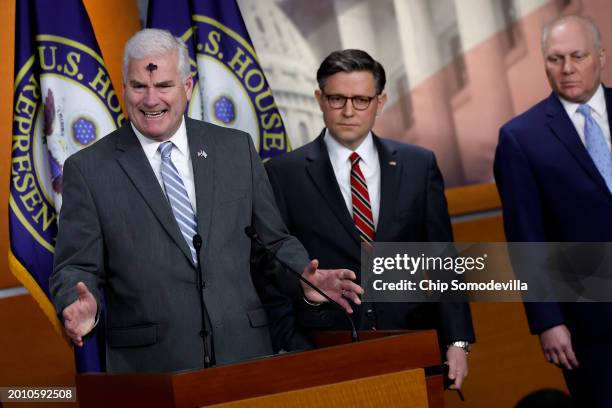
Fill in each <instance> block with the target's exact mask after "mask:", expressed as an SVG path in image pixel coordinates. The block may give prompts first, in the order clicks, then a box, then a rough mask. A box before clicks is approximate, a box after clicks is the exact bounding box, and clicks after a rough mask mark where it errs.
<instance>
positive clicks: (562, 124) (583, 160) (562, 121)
mask: <svg viewBox="0 0 612 408" xmlns="http://www.w3.org/2000/svg"><path fill="white" fill-rule="evenodd" d="M606 105H608V92H607V91H606ZM608 106H612V105H608ZM546 114H547V115H548V116H549V117H550V122H549V126H550V128H551V129H552V131H553V133H554V134H555V135H556V136H557V138H559V140H560V141H561V143H563V145H564V146H565V147H566V148H567V150H569V152H570V153H571V155H572V156H573V157H574V159H576V161H577V162H578V163H579V164H580V166H581V167H582V168H583V169H584V170H585V171H586V172H587V174H588V175H589V177H591V178H592V179H593V181H595V183H597V184H598V185H599V186H600V187H601V188H602V189H604V191H606V192H609V190H608V187H607V186H606V183H605V181H604V179H603V177H602V176H601V174H599V170H597V167H595V164H594V163H593V159H591V156H590V155H589V152H588V151H587V149H586V147H585V146H584V144H583V143H582V141H581V140H580V136H578V132H576V128H575V127H574V124H573V123H572V121H571V120H570V118H569V116H567V113H566V112H565V109H564V108H563V105H562V104H561V101H559V99H558V98H557V97H556V96H555V95H554V94H553V95H551V96H550V97H549V98H548V106H547V110H546ZM609 116H610V115H608V118H609Z"/></svg>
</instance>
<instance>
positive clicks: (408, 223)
mask: <svg viewBox="0 0 612 408" xmlns="http://www.w3.org/2000/svg"><path fill="white" fill-rule="evenodd" d="M323 135H324V133H321V135H320V136H319V137H318V138H317V139H316V140H314V141H313V142H311V143H308V144H307V145H305V146H303V147H301V148H299V149H297V150H295V151H293V152H290V153H287V154H285V155H283V156H279V157H275V158H274V159H272V160H270V161H269V162H267V163H266V170H267V171H268V176H269V178H270V182H271V184H272V188H273V190H274V193H275V196H276V200H277V204H278V206H279V209H280V212H281V215H282V217H283V219H284V221H285V223H286V225H287V227H288V229H289V231H290V232H291V234H292V235H294V236H295V237H296V238H298V240H299V241H300V242H301V243H302V244H303V245H304V247H305V248H306V250H307V251H308V253H309V256H310V257H311V259H313V258H316V259H318V260H319V261H320V267H321V268H324V269H325V268H348V269H351V270H353V271H355V273H356V274H357V276H358V281H359V275H360V269H361V266H360V264H361V258H360V257H361V252H360V251H361V247H360V242H359V234H358V232H357V229H356V227H355V225H354V223H353V220H352V218H351V215H350V213H349V211H348V209H347V206H346V203H345V201H344V199H343V197H342V193H341V192H340V187H339V186H338V183H337V181H336V177H335V175H334V171H333V168H332V165H331V162H330V159H329V154H328V152H327V148H326V145H325V142H324V140H323ZM374 144H375V146H376V148H377V150H378V155H379V159H380V170H381V193H380V194H381V197H380V212H379V214H380V215H379V220H378V226H377V229H376V241H380V242H394V241H396V242H418V241H441V242H449V241H452V239H453V237H452V230H451V225H450V219H449V215H448V209H447V206H446V199H445V197H444V183H443V180H442V175H441V174H440V171H439V169H438V166H437V164H436V160H435V156H434V154H433V153H432V152H430V151H428V150H425V149H423V148H420V147H416V146H411V145H406V144H402V143H398V142H394V141H389V140H383V139H380V138H378V137H376V136H374ZM264 303H266V302H265V301H264ZM297 307H298V308H299V307H300V306H299V305H298V306H297ZM278 309H281V310H282V308H278ZM278 309H277V313H276V317H277V318H278V317H279V316H281V317H282V319H281V320H283V319H284V320H283V321H284V324H282V327H281V328H279V327H278V326H277V327H276V331H275V329H274V325H273V329H272V331H273V334H275V335H276V337H277V338H279V337H280V338H281V339H282V340H281V342H280V343H281V344H280V346H281V347H282V348H289V349H291V348H295V347H292V346H291V344H290V343H291V340H290V339H289V338H288V337H290V335H291V334H292V333H294V331H296V329H295V327H296V325H299V324H302V325H306V326H308V325H311V324H312V325H317V324H318V325H319V326H321V327H318V328H326V329H347V328H348V325H347V322H346V319H345V318H344V317H343V316H342V315H340V314H339V313H337V311H336V310H335V309H332V308H331V307H329V306H323V307H321V310H322V311H323V313H322V314H323V315H325V318H323V319H319V320H318V323H316V324H315V323H313V322H311V321H308V320H307V319H302V321H301V322H299V323H295V325H293V324H289V323H287V321H288V320H290V319H292V317H291V316H290V313H289V312H288V311H285V312H284V313H282V312H281V313H278ZM353 309H354V311H355V313H354V316H353V318H354V321H355V323H356V327H358V328H360V329H369V328H371V327H372V325H373V323H374V319H377V327H378V328H379V329H409V328H414V329H419V328H438V329H439V331H440V334H441V337H442V339H441V341H444V342H449V341H454V340H468V341H472V342H473V341H474V333H473V328H472V321H471V316H470V310H469V306H468V305H467V304H465V303H452V304H451V303H446V304H439V305H438V304H432V303H430V304H418V303H377V304H363V305H361V307H354V308H353ZM368 310H371V312H370V313H368ZM319 317H320V315H319ZM272 320H273V321H275V320H276V321H278V319H275V318H274V317H273V318H272ZM297 331H298V332H299V330H297Z"/></svg>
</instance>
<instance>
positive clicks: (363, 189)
mask: <svg viewBox="0 0 612 408" xmlns="http://www.w3.org/2000/svg"><path fill="white" fill-rule="evenodd" d="M349 159H350V160H351V200H352V201H353V221H354V222H355V226H356V227H357V230H358V231H359V237H360V238H361V240H362V241H364V242H368V243H370V242H372V241H374V238H375V237H376V232H375V231H374V216H373V214H372V206H371V205H370V194H368V185H367V183H366V180H365V177H363V173H362V172H361V168H360V167H359V160H361V157H359V155H358V154H357V153H355V152H353V153H352V154H351V156H350V157H349Z"/></svg>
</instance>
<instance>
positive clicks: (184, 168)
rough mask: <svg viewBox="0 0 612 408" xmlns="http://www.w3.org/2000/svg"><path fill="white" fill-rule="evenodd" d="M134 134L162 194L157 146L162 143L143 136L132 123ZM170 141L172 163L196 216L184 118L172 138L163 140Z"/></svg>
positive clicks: (191, 168)
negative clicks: (171, 145) (171, 144)
mask: <svg viewBox="0 0 612 408" xmlns="http://www.w3.org/2000/svg"><path fill="white" fill-rule="evenodd" d="M130 125H131V126H132V129H133V130H134V133H136V137H137V138H138V141H139V142H140V145H141V146H142V149H143V150H144V152H145V155H146V156H147V159H148V160H149V163H150V164H151V168H152V169H153V172H154V173H155V177H157V181H158V182H159V185H160V186H161V188H162V190H163V191H164V193H165V192H166V189H165V187H164V181H163V180H162V176H161V153H160V152H159V145H160V144H162V143H163V142H159V141H157V140H153V139H149V138H148V137H146V136H144V135H143V134H142V133H140V132H139V131H138V129H136V127H134V124H133V123H130ZM167 141H171V142H172V143H174V147H173V149H172V155H171V156H170V157H171V158H172V163H174V166H175V167H176V169H177V170H178V172H179V174H180V175H181V178H182V179H183V185H184V186H185V190H187V195H189V201H191V206H192V208H193V213H194V214H197V210H196V208H197V207H196V198H195V184H194V180H193V166H192V164H191V155H190V154H189V143H188V141H187V129H186V128H185V118H183V121H182V122H181V126H179V128H178V130H177V131H176V133H175V134H174V135H172V137H171V138H170V139H168V140H164V142H167Z"/></svg>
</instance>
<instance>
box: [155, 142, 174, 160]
mask: <svg viewBox="0 0 612 408" xmlns="http://www.w3.org/2000/svg"><path fill="white" fill-rule="evenodd" d="M172 146H174V144H173V143H172V142H170V141H168V142H164V143H162V144H160V145H159V152H160V153H161V156H162V159H169V158H170V155H171V154H172Z"/></svg>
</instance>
